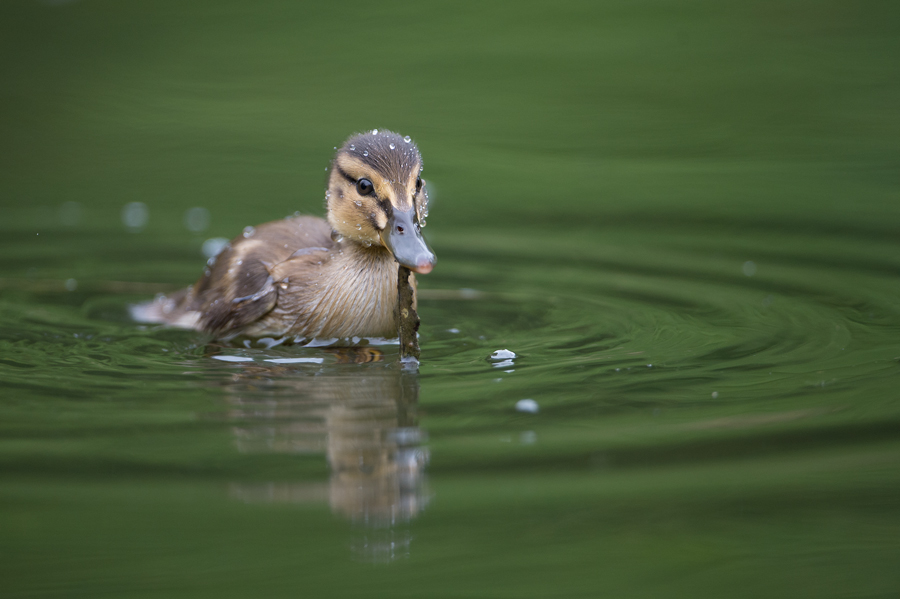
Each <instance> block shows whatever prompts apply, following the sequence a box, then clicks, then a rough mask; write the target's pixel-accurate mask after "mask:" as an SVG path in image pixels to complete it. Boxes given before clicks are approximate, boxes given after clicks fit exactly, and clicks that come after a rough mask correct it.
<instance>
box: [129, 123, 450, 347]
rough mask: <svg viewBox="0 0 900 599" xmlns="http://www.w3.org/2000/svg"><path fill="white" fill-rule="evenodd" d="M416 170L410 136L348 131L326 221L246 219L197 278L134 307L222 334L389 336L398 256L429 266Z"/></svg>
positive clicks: (149, 318) (141, 313) (156, 318)
mask: <svg viewBox="0 0 900 599" xmlns="http://www.w3.org/2000/svg"><path fill="white" fill-rule="evenodd" d="M421 169H422V158H421V155H420V154H419V150H418V148H417V147H416V145H415V144H414V143H412V141H411V140H410V138H409V137H401V136H399V135H397V134H396V133H393V132H390V131H378V130H375V131H370V132H367V133H362V134H359V135H355V136H353V137H351V138H350V139H348V140H347V141H346V143H344V145H343V146H341V148H340V149H339V150H338V151H337V154H336V155H335V158H334V160H333V161H332V165H331V173H330V176H329V182H328V192H327V195H326V199H327V212H328V220H327V222H326V221H325V220H323V219H320V218H315V217H311V216H297V217H291V218H287V219H285V220H281V221H275V222H270V223H266V224H263V225H259V226H258V227H255V228H253V227H248V228H247V229H245V231H244V234H243V235H241V236H239V237H237V238H235V239H234V240H232V241H231V243H230V244H229V245H228V246H226V247H225V248H224V249H223V250H222V251H221V252H220V253H219V254H218V255H217V256H216V257H215V258H213V259H211V260H210V262H209V264H208V265H207V268H206V270H205V271H204V274H203V276H202V277H201V278H200V280H199V281H197V282H196V283H195V284H194V285H192V286H191V287H188V288H187V289H185V290H183V291H181V292H178V293H176V294H172V295H170V296H160V297H158V298H156V300H154V301H153V302H149V303H147V304H141V305H138V306H134V308H133V310H132V313H133V315H134V316H135V318H136V319H137V320H140V321H143V322H153V323H165V324H170V325H172V326H180V327H185V328H193V329H197V330H200V331H204V332H207V333H209V334H211V335H213V336H215V337H220V338H227V337H232V336H235V335H245V336H249V337H273V336H274V337H282V336H293V337H300V338H307V339H311V338H335V337H336V338H344V337H353V336H358V337H395V336H396V335H397V266H398V262H399V263H400V264H402V265H404V266H406V267H408V268H410V269H411V270H414V271H416V272H419V273H427V272H430V271H431V269H432V267H433V265H434V261H435V258H434V254H433V253H432V252H431V251H430V249H429V248H428V247H427V245H426V244H425V241H424V239H423V238H422V235H421V232H420V228H421V227H422V226H424V224H425V223H424V218H425V216H426V215H427V201H428V199H427V195H426V193H425V189H424V184H423V182H422V180H421V178H420V177H419V173H420V171H421Z"/></svg>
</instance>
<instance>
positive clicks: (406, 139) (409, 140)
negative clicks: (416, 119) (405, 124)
mask: <svg viewBox="0 0 900 599" xmlns="http://www.w3.org/2000/svg"><path fill="white" fill-rule="evenodd" d="M403 141H405V142H406V143H409V142H411V141H412V139H411V138H410V137H409V135H407V136H406V137H404V138H403Z"/></svg>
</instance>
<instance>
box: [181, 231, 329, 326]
mask: <svg viewBox="0 0 900 599" xmlns="http://www.w3.org/2000/svg"><path fill="white" fill-rule="evenodd" d="M333 245H334V242H333V241H332V239H331V227H329V226H328V224H327V223H326V222H325V221H324V220H322V219H320V218H314V217H309V216H306V217H295V218H289V219H286V220H282V221H276V222H271V223H266V224H264V225H260V226H258V227H256V228H255V229H253V230H249V229H248V230H247V231H246V232H245V233H244V235H242V236H241V237H237V238H235V239H234V240H233V241H232V242H231V244H230V245H229V246H228V247H226V248H225V249H224V250H222V252H220V253H219V255H218V256H216V258H215V261H214V263H212V264H210V265H209V267H208V268H207V271H206V273H204V276H203V277H202V278H201V279H200V280H199V281H198V282H197V284H196V285H195V287H194V289H193V290H192V293H191V295H192V296H193V298H192V301H190V306H189V307H188V309H189V310H193V311H197V312H199V314H200V317H199V321H198V323H197V328H199V329H201V330H204V331H206V332H209V333H212V334H214V335H216V336H220V335H226V334H228V333H230V332H239V329H241V328H242V327H245V326H247V325H249V324H251V323H253V322H255V321H257V320H259V319H260V318H262V317H263V316H265V315H266V314H267V313H268V312H269V311H271V310H272V308H274V307H275V304H276V303H277V301H278V288H277V286H276V285H275V279H274V278H273V276H272V272H273V269H275V267H276V266H277V265H278V264H280V263H282V262H284V261H286V260H289V259H290V258H291V257H293V256H296V255H298V254H305V253H309V252H318V251H327V250H328V249H330V248H331V247H332V246H333Z"/></svg>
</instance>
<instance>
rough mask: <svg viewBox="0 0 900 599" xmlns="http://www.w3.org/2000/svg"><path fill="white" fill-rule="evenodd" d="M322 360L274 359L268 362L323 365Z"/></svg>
mask: <svg viewBox="0 0 900 599" xmlns="http://www.w3.org/2000/svg"><path fill="white" fill-rule="evenodd" d="M323 361H324V360H323V359H322V358H273V359H271V360H266V362H271V363H272V364H321V363H322V362H323Z"/></svg>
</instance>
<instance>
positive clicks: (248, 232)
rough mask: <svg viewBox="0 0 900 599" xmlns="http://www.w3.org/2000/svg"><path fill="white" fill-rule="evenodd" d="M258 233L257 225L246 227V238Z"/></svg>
mask: <svg viewBox="0 0 900 599" xmlns="http://www.w3.org/2000/svg"><path fill="white" fill-rule="evenodd" d="M254 233H256V227H250V226H248V227H244V238H245V239H249V238H251V237H253V235H254Z"/></svg>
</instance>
